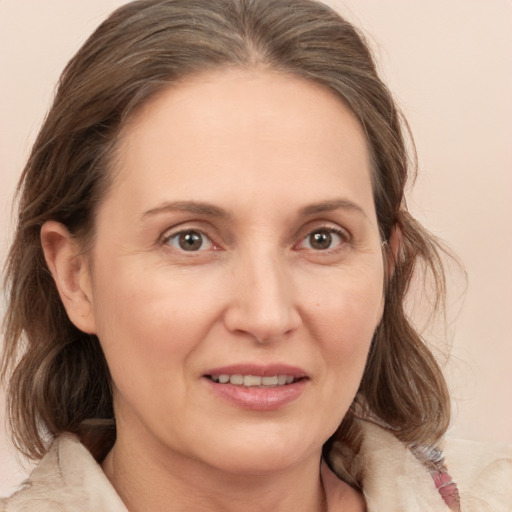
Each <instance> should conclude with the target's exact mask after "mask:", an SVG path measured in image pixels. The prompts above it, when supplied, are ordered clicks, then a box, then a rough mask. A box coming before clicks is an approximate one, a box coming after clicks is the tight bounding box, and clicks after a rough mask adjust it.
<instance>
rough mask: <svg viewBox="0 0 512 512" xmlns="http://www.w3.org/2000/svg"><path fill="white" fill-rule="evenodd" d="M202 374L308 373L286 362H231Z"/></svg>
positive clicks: (269, 375)
mask: <svg viewBox="0 0 512 512" xmlns="http://www.w3.org/2000/svg"><path fill="white" fill-rule="evenodd" d="M204 375H209V376H211V375H254V376H258V377H272V376H274V375H288V376H292V377H295V378H296V379H299V378H303V377H307V376H308V374H307V372H306V371H304V370H303V369H302V368H299V367H297V366H290V365H287V364H264V365H262V364H251V363H243V364H232V365H229V366H220V367H218V368H212V369H211V370H208V371H206V372H205V373H204Z"/></svg>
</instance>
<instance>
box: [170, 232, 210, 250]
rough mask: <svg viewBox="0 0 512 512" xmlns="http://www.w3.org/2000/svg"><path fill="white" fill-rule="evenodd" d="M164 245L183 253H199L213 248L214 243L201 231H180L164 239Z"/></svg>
mask: <svg viewBox="0 0 512 512" xmlns="http://www.w3.org/2000/svg"><path fill="white" fill-rule="evenodd" d="M164 243H166V244H168V245H171V246H172V247H175V248H176V249H180V250H181V251H187V252H197V251H204V250H208V249H212V248H213V242H212V241H211V240H210V239H209V238H208V237H207V236H206V235H204V234H203V233H201V232H200V231H194V230H187V231H180V232H178V233H175V234H173V235H171V236H168V237H166V238H165V239H164Z"/></svg>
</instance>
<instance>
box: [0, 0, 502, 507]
mask: <svg viewBox="0 0 512 512" xmlns="http://www.w3.org/2000/svg"><path fill="white" fill-rule="evenodd" d="M408 168H409V162H408V158H407V154H406V150H405V144H404V138H403V134H402V128H401V119H400V115H399V112H398V111H397V109H396V107H395V105H394V103H393V100H392V98H391V96H390V94H389V92H388V91H387V89H386V88H385V86H384V85H383V84H382V82H381V81H380V79H379V78H378V76H377V74H376V71H375V66H374V63H373V61H372V59H371V56H370V54H369V51H368V49H367V47H366V46H365V44H364V42H363V41H362V40H361V37H360V36H359V35H358V34H357V32H356V31H355V30H354V28H353V27H352V26H351V25H350V24H348V23H347V22H345V21H344V20H343V19H341V18H340V17H339V16H338V15H337V14H335V13H334V12H333V11H331V10H330V9H329V8H327V7H325V6H323V5H321V4H318V3H315V2H311V1H308V0H298V1H294V2H288V1H284V0H279V1H263V0H262V1H251V0H222V1H215V2H204V1H190V0H187V1H185V0H174V1H173V0H160V1H155V0H143V1H139V2H134V3H130V4H127V5H126V6H124V7H122V8H121V9H119V10H118V11H116V12H115V13H113V14H112V15H111V17H110V18H109V19H108V20H107V21H106V22H104V23H103V24H102V25H101V26H100V27H99V28H98V30H97V31H96V32H95V33H94V34H93V35H92V36H91V38H90V39H89V40H88V41H87V42H86V43H85V45H84V46H83V47H82V49H81V50H80V51H79V52H78V54H77V55H76V56H75V57H74V58H73V59H72V61H71V62H70V64H69V65H68V67H67V68H66V70H65V71H64V74H63V76H62V79H61V82H60V85H59V89H58V92H57V95H56V98H55V101H54V104H53V106H52V109H51V111H50V113H49V115H48V117H47V119H46V121H45V123H44V125H43V127H42V129H41V132H40V134H39V137H38V139H37V141H36V143H35V145H34V148H33V151H32V154H31V156H30V159H29V161H28V163H27V166H26V168H25V171H24V174H23V177H22V192H21V197H20V212H19V226H18V230H17V233H16V238H15V240H14V243H13V246H12V249H11V253H10V259H9V264H8V268H7V275H8V280H9V285H10V293H11V295H10V303H9V306H8V311H7V319H6V345H5V346H6V349H5V353H4V357H3V366H2V370H3V376H4V378H5V377H6V376H7V375H8V376H9V379H10V380H9V382H10V388H9V401H10V402H9V405H10V418H11V422H12V426H13V432H14V437H15V441H16V443H17V445H18V447H19V448H20V450H21V451H22V452H23V453H25V454H27V455H29V456H31V457H32V458H35V459H41V458H42V460H41V462H40V463H39V466H38V468H37V469H36V470H35V471H34V473H33V475H32V477H31V479H30V481H29V483H27V485H26V486H25V487H24V488H22V489H21V490H20V491H19V492H18V493H16V494H15V495H14V496H13V497H11V498H9V499H7V500H5V501H4V502H3V503H2V505H3V507H4V509H5V510H7V511H10V510H31V509H32V510H56V509H62V510H109V511H110V510H112V511H120V510H130V511H132V512H133V511H138V510H159V509H162V510H164V509H165V510H234V509H235V508H236V509H239V508H241V507H244V508H246V509H249V510H269V509H273V510H294V511H301V510H304V511H306V510H307V511H312V510H319V511H320V510H321V511H323V510H330V511H336V510H351V511H361V510H378V511H385V510H390V511H391V510H393V511H397V510H408V511H411V510H422V511H425V510H432V511H437V510H439V511H441V510H459V509H460V503H459V501H460V500H459V495H460V496H461V499H462V504H463V506H464V507H465V508H464V510H485V508H484V507H487V509H488V510H500V508H499V507H501V510H506V508H505V507H507V504H510V501H507V500H510V494H509V495H508V496H507V495H506V493H507V492H509V491H507V489H506V485H505V483H506V482H507V481H508V480H507V478H510V475H511V471H512V469H511V459H510V458H505V457H502V458H501V459H500V461H495V460H494V459H491V458H489V456H486V457H488V458H487V459H486V460H485V461H483V462H482V461H481V462H479V465H478V469H479V471H480V472H481V473H479V477H478V478H475V477H474V476H471V475H469V476H468V477H467V478H466V477H464V478H462V475H464V472H463V471H462V469H458V464H463V465H466V461H465V460H464V456H465V454H464V451H461V454H455V455H457V457H454V458H453V459H452V460H449V461H448V464H449V466H450V467H449V469H450V474H452V476H454V478H455V480H456V481H457V483H458V484H459V485H458V486H459V490H458V489H457V486H456V485H455V483H454V482H453V480H452V479H451V477H450V476H449V475H448V473H447V469H446V466H445V464H444V461H443V456H442V454H441V453H440V451H439V448H438V446H439V444H440V442H441V439H442V437H443V435H444V433H445V431H446V428H447V425H448V421H449V397H448V393H447V391H446V385H445V382H444V379H443V377H442V374H441V372H440V370H439V368H438V365H437V363H436V362H435V359H434V358H433V356H432V355H431V353H430V352H429V350H428V349H427V348H426V347H425V345H424V344H423V343H422V341H421V339H420V337H419V335H418V334H417V332H416V331H415V330H414V328H413V326H411V324H410V323H409V321H408V319H407V317H406V315H405V313H404V310H403V300H404V296H405V293H406V291H407V288H408V286H409V283H410V281H411V278H412V276H413V273H414V270H415V269H416V268H418V266H419V265H421V264H423V265H425V266H426V269H427V270H429V271H430V274H431V275H432V277H433V279H434V282H435V284H436V287H437V290H438V292H439V296H440V297H441V296H442V292H443V287H444V278H443V273H442V266H441V262H440V257H439V249H438V246H437V243H436V241H435V240H434V239H433V238H432V237H431V236H430V235H429V234H428V233H427V232H426V231H425V230H424V229H423V228H422V227H421V226H420V225H419V224H418V223H417V222H416V221H415V220H414V219H413V218H412V217H411V216H410V215H409V213H408V212H407V209H406V207H405V202H404V195H403V191H404V186H405V184H406V180H407V176H408V173H409V169H408ZM22 336H23V338H22ZM25 339H26V344H25V343H24V340H25ZM463 449H464V447H463ZM471 455H472V457H471V458H472V459H473V458H474V454H471ZM466 456H467V455H466ZM459 457H462V459H460V458H459ZM457 474H459V475H461V477H460V478H459V477H458V476H457ZM482 475H483V476H482Z"/></svg>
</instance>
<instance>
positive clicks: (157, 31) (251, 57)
mask: <svg viewBox="0 0 512 512" xmlns="http://www.w3.org/2000/svg"><path fill="white" fill-rule="evenodd" d="M219 66H238V67H254V66H261V67H266V68H269V69H275V70H278V71H281V72H285V73H291V74H293V75H296V76H300V77H303V78H305V79H307V80H311V81H314V82H316V83H320V84H323V86H325V87H328V88H329V89H330V90H332V91H334V92H335V93H336V94H337V95H338V96H339V97H340V98H341V99H342V100H343V101H344V102H345V104H346V105H348V106H349V108H350V109H351V110H352V112H353V113H354V115H355V116H356V117H357V119H358V120H359V122H360V124H361V126H362V127H363V129H364V130H365V133H366V136H367V140H368V146H369V148H370V153H371V157H372V160H373V176H372V181H373V188H374V200H375V205H376V211H377V217H378V222H379V226H380V231H381V237H382V240H383V241H387V240H388V239H389V237H390V234H391V232H392V230H393V228H394V227H395V226H398V227H399V228H400V230H401V232H402V236H403V239H402V244H401V248H400V251H399V254H398V257H397V258H396V261H395V269H394V272H393V275H392V276H389V279H388V280H387V283H386V290H385V293H386V304H385V311H384V316H383V319H382V323H381V325H380V326H379V327H378V329H377V331H376V333H375V336H374V339H373V343H372V346H371V349H370V354H369V358H368V362H367V366H366V369H365V372H364V376H363V379H362V382H361V385H360V390H359V393H358V399H357V400H358V401H360V402H364V404H365V406H367V407H368V409H369V410H370V411H371V412H372V414H374V415H375V416H376V417H378V418H379V419H380V420H382V421H383V422H385V423H386V424H388V425H389V428H391V429H392V430H393V431H394V433H395V434H396V436H397V437H398V438H399V439H401V440H403V441H405V442H408V443H419V444H425V443H435V442H436V441H438V440H439V438H440V437H441V436H442V435H443V433H444V432H445V430H446V428H447V425H448V421H449V398H448V393H447V390H446V384H445V381H444V378H443V376H442V373H441V371H440V369H439V366H438V364H437V363H436V361H435V359H434V357H433V356H432V354H431V352H430V351H429V350H428V348H427V347H426V345H425V344H424V342H423V341H422V340H421V338H420V336H419V334H418V333H417V332H416V331H415V329H414V328H413V326H412V325H411V323H410V322H409V320H408V318H407V316H406V314H405V312H404V298H405V295H406V293H407V290H408V287H409V284H410V282H411V279H412V276H413V274H414V273H415V271H416V270H417V268H418V265H419V264H421V265H422V266H423V268H425V269H427V273H430V274H431V277H432V276H433V277H434V288H435V290H436V293H437V294H438V295H437V296H438V297H442V296H443V293H444V274H443V268H442V265H441V260H440V257H439V248H438V244H437V242H436V240H435V239H434V238H433V237H432V236H431V235H429V234H428V233H427V232H426V231H425V230H424V229H423V228H422V227H421V226H420V225H419V224H418V222H416V221H415V220H414V219H413V218H412V217H411V216H410V215H409V213H408V212H407V209H406V207H405V203H404V187H405V184H406V182H407V179H408V174H410V168H413V169H414V165H411V163H410V161H409V158H408V152H407V150H406V142H405V140H404V132H403V129H404V128H403V127H404V126H405V127H406V124H405V123H404V121H403V119H402V117H401V115H400V112H399V111H398V109H397V107H396V105H395V103H394V101H393V99H392V97H391V95H390V93H389V91H388V90H387V88H386V87H385V85H384V84H383V83H382V81H381V80H380V79H379V77H378V75H377V72H376V68H375V64H374V62H373V59H372V56H371V54H370V52H369V50H368V47H367V45H366V44H365V42H364V38H363V37H362V36H361V34H359V33H358V31H357V30H356V29H355V28H354V27H353V26H352V25H351V24H350V23H348V22H347V21H345V20H344V19H342V18H341V17H340V16H339V15H338V14H336V13H335V12H334V11H333V10H331V9H330V8H329V7H327V6H325V5H323V4H321V3H318V2H314V1H311V0H215V1H204V0H140V1H136V2H132V3H129V4H126V5H125V6H123V7H121V8H120V9H118V10H117V11H115V12H114V13H113V14H112V15H111V16H110V17H109V18H108V19H107V20H106V21H105V22H104V23H103V24H102V25H101V26H100V27H99V28H98V29H97V30H96V31H95V32H94V34H92V36H91V37H90V38H89V39H88V41H87V42H86V43H85V44H84V45H83V47H82V48H81V49H80V50H79V51H78V53H77V54H76V55H75V57H74V58H73V59H72V60H71V61H70V63H69V64H68V66H67V67H66V69H65V70H64V72H63V74H62V77H61V79H60V83H59V87H58V90H57V93H56V97H55V99H54V103H53V106H52V107H51V109H50V111H49V113H48V116H47V118H46V120H45V122H44V124H43V126H42V128H41V131H40V132H39V136H38V137H37V140H36V142H35V144H34V147H33V149H32V153H31V155H30V157H29V159H28V162H27V165H26V167H25V169H24V172H23V175H22V177H21V181H20V185H19V189H18V190H19V194H20V200H19V217H18V219H19V220H18V226H17V230H16V235H15V239H14V242H13V244H12V247H11V250H10V253H9V258H8V262H7V269H6V270H7V273H6V284H7V288H8V293H9V299H8V308H7V315H6V318H5V350H4V354H3V359H2V376H3V378H4V379H6V378H7V377H10V382H9V390H8V404H9V414H10V421H11V426H12V430H13V436H14V440H15V442H16V444H17V446H18V447H19V449H20V450H22V451H23V452H24V453H25V454H27V455H29V456H31V457H34V458H39V457H41V456H42V455H43V454H44V452H45V450H46V443H45V435H49V437H50V438H51V437H53V436H55V435H57V434H58V433H60V432H63V431H70V432H75V433H77V432H79V431H80V428H81V425H83V424H84V422H87V421H91V420H94V421H101V420H102V419H103V420H108V419H112V418H113V406H112V394H111V386H110V376H109V371H108V367H107V365H106V362H105V359H104V357H103V354H102V351H101V348H100V345H99V342H98V339H97V338H96V336H94V335H89V334H85V333H83V332H81V331H80V330H78V329H77V328H76V327H75V326H74V325H73V324H72V323H71V322H70V320H69V319H68V317H67V315H66V312H65V310H64V308H63V305H62V303H61V301H60V298H59V295H58V293H57V290H56V287H55V284H54V282H53V279H52V276H51V275H50V272H49V271H48V268H47V266H46V264H45V260H44V256H43V251H42V248H41V243H40V230H41V226H42V225H43V223H44V222H45V221H47V220H50V219H52V220H56V221H59V222H61V223H63V224H64V225H65V226H66V227H67V228H68V229H69V231H70V232H71V233H72V234H73V235H74V236H76V237H77V238H79V239H80V240H81V241H85V242H87V241H88V242H91V241H92V240H93V237H94V213H95V210H96V206H97V204H98V203H99V202H100V201H101V199H102V195H103V194H105V191H106V190H107V188H108V186H109V177H110V175H111V173H109V168H110V167H112V166H111V165H110V164H111V159H112V157H113V155H114V154H115V147H116V141H117V140H118V136H119V133H120V130H121V128H122V127H123V126H124V125H125V124H126V120H127V118H128V117H129V116H130V115H132V114H133V113H134V111H135V109H136V108H138V107H139V106H140V105H142V104H143V103H144V102H145V101H147V100H148V98H150V97H152V96H153V95H154V94H156V93H157V92H158V91H160V90H162V89H164V88H167V87H169V86H170V85H172V84H173V83H175V82H176V81H177V80H181V79H183V78H184V77H187V76H189V75H191V74H194V73H197V72H202V71H207V70H208V69H212V68H218V67H219ZM406 133H407V132H406ZM384 252H385V256H386V257H388V258H389V257H391V256H390V251H389V250H385V251H384ZM355 425H356V424H355V423H354V421H353V416H352V415H351V414H348V415H347V416H346V417H345V419H344V420H343V422H342V424H341V426H340V428H339V429H338V432H337V433H336V434H335V435H334V436H333V438H332V440H331V441H330V443H332V441H338V442H343V443H345V444H346V446H349V447H350V446H352V445H353V444H354V443H352V444H351V442H352V441H353V439H355V437H356V436H355V433H354V432H355V430H354V429H355V428H356V427H355ZM330 443H328V444H327V445H326V446H327V447H329V446H331V444H330ZM354 449H355V448H354ZM349 452H350V450H349ZM349 452H347V453H349ZM347 479H352V481H353V482H354V483H357V478H356V475H350V472H349V474H348V475H347Z"/></svg>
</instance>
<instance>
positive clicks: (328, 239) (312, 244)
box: [299, 228, 347, 251]
mask: <svg viewBox="0 0 512 512" xmlns="http://www.w3.org/2000/svg"><path fill="white" fill-rule="evenodd" d="M346 238H347V237H346V235H345V234H344V233H343V232H342V231H341V230H337V229H333V228H322V229H317V230H315V231H312V232H311V233H309V234H308V235H307V236H306V237H305V238H303V239H302V240H301V242H300V244H299V248H301V249H312V250H314V251H326V250H329V249H334V248H335V247H338V246H340V245H341V244H343V242H345V241H346Z"/></svg>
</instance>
